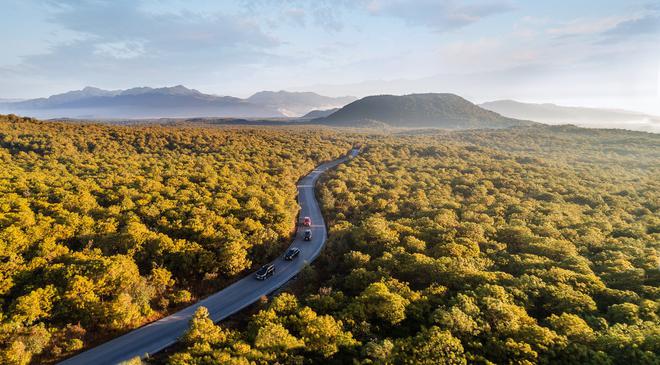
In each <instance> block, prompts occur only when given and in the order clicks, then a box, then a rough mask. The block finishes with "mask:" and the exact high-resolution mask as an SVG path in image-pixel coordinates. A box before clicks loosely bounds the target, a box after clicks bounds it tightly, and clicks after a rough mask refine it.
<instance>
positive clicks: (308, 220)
mask: <svg viewBox="0 0 660 365" xmlns="http://www.w3.org/2000/svg"><path fill="white" fill-rule="evenodd" d="M311 225H312V218H310V217H305V218H303V226H305V227H310V226H311Z"/></svg>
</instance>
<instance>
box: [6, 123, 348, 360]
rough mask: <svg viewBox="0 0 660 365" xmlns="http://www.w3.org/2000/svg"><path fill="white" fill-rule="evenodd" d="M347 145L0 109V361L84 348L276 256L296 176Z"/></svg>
mask: <svg viewBox="0 0 660 365" xmlns="http://www.w3.org/2000/svg"><path fill="white" fill-rule="evenodd" d="M350 146H351V144H350V143H349V142H347V139H346V138H345V137H341V138H340V137H338V136H337V134H336V133H332V132H328V131H323V130H320V129H305V130H300V129H298V130H289V129H255V128H251V129H250V128H246V129H241V128H230V129H221V128H217V127H199V126H197V127H196V126H179V127H176V126H173V127H164V126H141V127H140V126H135V127H118V126H115V127H113V126H102V125H72V124H64V123H47V122H39V121H35V120H31V119H25V118H19V117H16V116H0V313H1V317H0V354H1V355H0V356H2V358H0V363H27V362H29V361H31V359H32V355H34V354H39V353H44V358H42V359H41V360H39V361H47V360H49V359H53V358H56V357H57V356H58V355H59V354H60V353H63V352H67V351H76V350H79V349H80V348H81V347H82V345H81V343H80V342H79V341H80V340H83V341H87V340H88V338H91V337H90V336H94V337H95V338H98V337H99V335H102V334H109V333H112V331H125V330H128V329H131V328H134V327H136V326H139V325H141V324H142V323H144V322H145V320H147V319H152V318H154V317H156V316H157V313H155V311H158V310H162V309H167V308H168V306H170V303H173V304H182V303H186V302H189V301H190V300H191V295H190V292H192V293H193V294H196V295H200V294H204V293H206V292H209V291H210V290H213V289H217V288H219V287H221V286H222V285H223V284H224V283H226V282H227V281H229V280H231V279H232V278H234V277H236V276H237V275H240V274H241V273H242V272H243V271H244V270H245V269H248V268H250V267H251V266H252V264H253V263H254V264H259V263H262V262H264V261H265V260H266V259H268V258H271V257H272V256H273V255H275V254H279V252H280V251H281V250H282V245H281V244H280V243H285V242H286V241H288V239H289V236H290V233H291V231H292V229H293V226H294V220H295V216H296V214H297V211H298V206H297V204H296V201H295V196H296V188H295V183H296V181H297V180H298V179H299V178H300V177H301V176H303V175H304V174H306V173H307V172H308V171H310V170H311V169H313V168H314V166H316V165H317V164H318V163H320V162H322V161H325V160H329V159H333V158H336V157H338V156H339V155H341V154H344V153H345V152H346V151H347V150H348V149H349V148H350ZM70 326H77V327H76V328H75V330H71V328H70ZM73 339H75V340H77V341H72V340H73ZM45 349H48V351H44V350H45Z"/></svg>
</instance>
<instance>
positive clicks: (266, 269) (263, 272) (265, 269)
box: [255, 264, 275, 280]
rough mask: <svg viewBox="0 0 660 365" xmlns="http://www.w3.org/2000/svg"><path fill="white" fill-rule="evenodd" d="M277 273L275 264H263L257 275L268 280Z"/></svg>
mask: <svg viewBox="0 0 660 365" xmlns="http://www.w3.org/2000/svg"><path fill="white" fill-rule="evenodd" d="M273 274H275V265H273V264H266V265H264V266H262V267H261V268H260V269H259V270H258V271H257V274H256V275H255V276H256V278H257V279H258V280H266V279H268V278H269V277H271V276H273Z"/></svg>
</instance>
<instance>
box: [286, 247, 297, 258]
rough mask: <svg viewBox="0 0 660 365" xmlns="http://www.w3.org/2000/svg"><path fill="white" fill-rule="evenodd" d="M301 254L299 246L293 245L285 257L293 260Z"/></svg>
mask: <svg viewBox="0 0 660 365" xmlns="http://www.w3.org/2000/svg"><path fill="white" fill-rule="evenodd" d="M299 254H300V249H299V248H298V247H291V248H290V249H289V251H287V252H286V253H285V254H284V259H285V260H287V261H291V260H293V259H295V258H296V257H298V255H299Z"/></svg>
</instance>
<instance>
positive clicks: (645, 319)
mask: <svg viewBox="0 0 660 365" xmlns="http://www.w3.org/2000/svg"><path fill="white" fill-rule="evenodd" d="M659 161H660V136H658V135H651V134H646V133H635V132H625V131H604V130H586V129H580V128H575V127H533V128H518V129H510V130H500V131H465V132H455V133H442V132H421V133H417V134H414V135H403V134H402V135H396V136H373V137H371V139H370V140H369V141H368V143H367V148H366V150H365V151H364V152H363V153H362V154H361V155H360V156H358V157H357V158H355V159H353V160H352V161H351V162H349V163H348V164H346V165H342V166H340V167H338V168H337V170H335V171H333V172H330V173H329V174H328V175H327V176H325V177H324V178H323V179H322V182H321V188H320V192H319V194H320V196H321V199H322V203H323V210H324V212H325V213H324V214H325V216H326V217H327V219H328V222H329V224H330V239H329V241H328V243H327V246H326V248H325V250H324V253H323V254H322V255H321V257H320V258H319V259H318V260H317V261H316V262H315V263H314V264H313V265H312V267H311V269H308V270H305V271H304V272H303V274H302V275H301V278H300V279H299V280H298V283H297V285H298V289H299V290H301V288H302V291H296V293H298V294H297V297H293V296H292V295H289V294H286V295H283V296H280V297H278V298H276V299H274V300H273V302H272V303H271V305H270V307H269V308H267V309H264V310H262V311H260V312H259V313H258V314H256V315H254V316H253V317H252V318H251V321H250V324H249V325H248V327H247V329H246V330H245V331H244V332H243V333H242V334H241V338H242V341H245V342H247V343H248V344H250V345H252V344H253V343H254V342H251V341H255V336H256V341H257V342H258V343H262V342H264V341H263V340H262V339H261V337H263V336H267V335H266V334H264V332H270V334H271V335H272V333H285V334H287V333H288V334H287V335H286V336H284V335H281V336H280V337H281V338H283V339H284V338H286V339H287V340H286V342H287V343H288V344H295V343H296V341H295V339H297V340H303V341H305V344H306V346H305V347H297V346H294V345H288V346H285V345H284V344H282V345H279V347H273V346H271V347H263V346H262V347H259V346H257V347H259V350H261V351H260V352H258V354H259V356H262V357H259V356H257V355H255V352H254V348H251V349H252V351H253V352H251V355H250V356H247V357H246V356H242V355H241V356H239V355H238V354H235V353H233V354H232V353H228V352H227V350H226V349H224V348H222V347H218V348H213V347H209V348H206V349H205V350H204V351H198V352H195V349H194V348H188V349H186V350H184V351H182V352H180V353H179V354H177V355H175V356H189V359H190V362H189V363H191V364H202V363H204V362H203V361H202V360H203V359H204V356H207V357H208V356H214V355H213V354H216V355H217V354H219V353H223V354H224V355H225V356H227V359H234V360H236V361H238V360H239V359H243V360H245V359H249V360H253V361H259V360H260V359H261V360H263V359H265V358H267V359H269V361H271V362H274V361H279V362H280V363H286V362H287V361H291V362H293V359H299V357H303V358H305V359H306V360H307V361H308V362H309V363H320V364H325V363H354V364H388V363H389V364H465V363H476V364H493V363H496V364H531V363H570V364H588V363H592V364H615V363H616V364H626V363H627V364H657V363H658V361H660V358H658V354H659V353H660V342H658V338H659V337H658V336H659V335H660V317H659V315H660V312H659V311H660V305H659V299H660V288H659V287H660V272H659V264H660V254H659V249H660V217H659V211H658V209H659V204H660V164H659V163H658V162H659ZM282 297H284V299H283V300H281V299H279V298H282ZM285 303H288V304H286V305H284V304H285ZM308 313H314V315H308ZM320 316H325V317H327V318H328V320H329V319H330V318H332V319H333V320H334V321H336V323H341V324H342V331H343V332H344V333H350V334H351V339H352V341H350V342H344V343H343V344H344V345H343V346H342V345H339V346H336V347H331V348H330V349H331V350H332V351H327V352H325V351H324V350H323V347H322V346H321V347H319V346H318V345H317V344H316V342H313V343H312V344H310V343H309V342H307V340H306V338H305V335H304V330H301V329H306V328H309V327H311V326H312V323H314V319H315V318H318V317H320ZM273 324H277V327H275V325H273ZM266 329H267V330H268V331H266ZM284 331H287V332H284ZM289 336H293V337H294V338H293V339H292V338H289ZM268 343H271V342H268Z"/></svg>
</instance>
